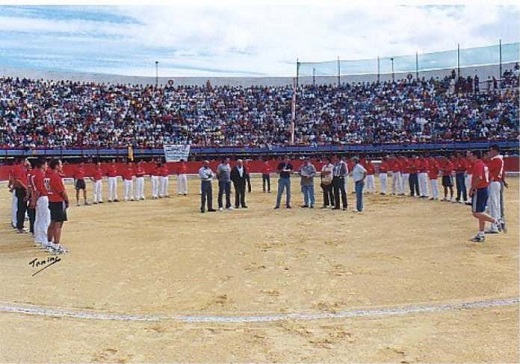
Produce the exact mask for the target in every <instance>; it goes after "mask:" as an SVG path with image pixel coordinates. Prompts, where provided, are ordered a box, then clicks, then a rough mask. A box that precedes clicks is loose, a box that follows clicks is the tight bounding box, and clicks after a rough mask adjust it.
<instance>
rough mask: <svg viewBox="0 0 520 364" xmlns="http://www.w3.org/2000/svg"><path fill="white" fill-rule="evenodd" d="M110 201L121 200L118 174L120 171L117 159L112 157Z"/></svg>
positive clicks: (109, 172)
mask: <svg viewBox="0 0 520 364" xmlns="http://www.w3.org/2000/svg"><path fill="white" fill-rule="evenodd" d="M107 176H108V202H112V200H113V201H114V202H119V200H118V199H117V176H119V172H118V171H117V165H116V160H115V159H112V164H110V166H109V167H108V172H107Z"/></svg>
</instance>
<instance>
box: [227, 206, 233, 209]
mask: <svg viewBox="0 0 520 364" xmlns="http://www.w3.org/2000/svg"><path fill="white" fill-rule="evenodd" d="M226 210H234V208H233V206H229V207H228V208H227V209H226Z"/></svg>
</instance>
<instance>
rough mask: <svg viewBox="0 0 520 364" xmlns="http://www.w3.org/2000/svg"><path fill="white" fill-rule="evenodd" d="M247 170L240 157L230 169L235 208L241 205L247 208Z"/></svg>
mask: <svg viewBox="0 0 520 364" xmlns="http://www.w3.org/2000/svg"><path fill="white" fill-rule="evenodd" d="M248 176H249V174H248V172H247V169H246V167H245V166H244V162H243V161H242V159H239V160H237V165H236V166H234V167H233V169H232V170H231V181H232V182H233V187H234V188H235V208H236V209H238V208H239V207H242V208H244V209H247V205H246V182H247V179H248Z"/></svg>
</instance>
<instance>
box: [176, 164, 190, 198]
mask: <svg viewBox="0 0 520 364" xmlns="http://www.w3.org/2000/svg"><path fill="white" fill-rule="evenodd" d="M187 172H188V166H186V162H185V161H184V159H181V160H180V162H179V166H178V167H177V194H178V195H184V196H186V195H187V194H188V177H187V176H186V173H187Z"/></svg>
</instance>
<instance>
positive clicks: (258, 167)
mask: <svg viewBox="0 0 520 364" xmlns="http://www.w3.org/2000/svg"><path fill="white" fill-rule="evenodd" d="M504 162H505V171H506V172H520V165H519V163H520V158H519V157H506V158H504ZM278 163H279V161H277V160H271V161H269V166H270V167H271V171H273V172H276V168H277V166H278ZM291 163H292V164H293V166H294V169H295V170H297V169H298V168H300V166H301V164H302V163H303V162H302V161H299V160H296V161H292V162H291ZM314 163H315V166H316V168H317V169H321V164H320V163H319V162H317V161H314ZM219 164H220V161H212V162H210V166H211V169H213V171H216V169H217V166H218V165H219ZM234 164H235V162H231V165H232V166H233V165H234ZM245 164H246V166H247V168H248V169H249V172H250V173H261V172H262V169H263V164H264V162H262V161H250V162H245ZM102 165H103V168H105V170H106V168H108V166H109V165H110V164H109V163H102ZM117 165H118V170H119V172H123V170H124V169H125V168H126V164H125V163H117ZM143 165H144V166H145V170H146V171H147V172H149V171H151V168H153V165H154V164H153V163H149V162H143ZM166 165H167V166H168V169H169V171H170V174H171V175H173V174H176V173H177V168H178V165H179V163H167V164H166ZM186 166H187V170H188V174H197V173H198V171H199V168H200V167H201V166H202V163H201V162H186ZM11 168H12V166H0V181H5V180H7V179H8V178H9V171H10V170H11ZM76 168H77V165H76V164H65V165H64V166H63V172H64V173H65V175H66V177H72V176H73V174H74V171H75V170H76ZM93 168H94V164H91V163H85V170H86V174H87V176H89V175H90V174H91V171H92V170H93Z"/></svg>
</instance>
